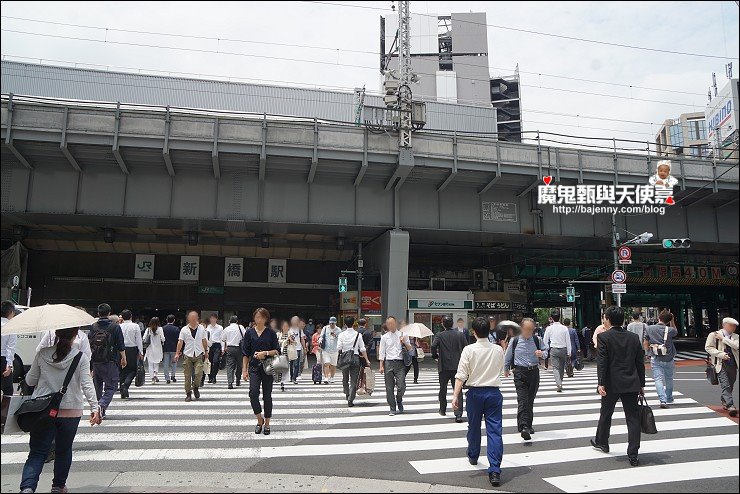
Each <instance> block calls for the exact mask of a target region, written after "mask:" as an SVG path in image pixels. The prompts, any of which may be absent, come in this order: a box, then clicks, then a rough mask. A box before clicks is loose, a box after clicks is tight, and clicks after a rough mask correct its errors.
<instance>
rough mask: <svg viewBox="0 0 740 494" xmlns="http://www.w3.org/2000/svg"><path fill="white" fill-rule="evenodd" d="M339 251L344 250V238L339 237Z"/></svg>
mask: <svg viewBox="0 0 740 494" xmlns="http://www.w3.org/2000/svg"><path fill="white" fill-rule="evenodd" d="M337 250H344V237H337Z"/></svg>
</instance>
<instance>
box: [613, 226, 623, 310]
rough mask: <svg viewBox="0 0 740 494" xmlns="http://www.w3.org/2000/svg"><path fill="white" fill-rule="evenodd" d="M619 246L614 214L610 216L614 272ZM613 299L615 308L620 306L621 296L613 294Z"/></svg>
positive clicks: (617, 260) (617, 263) (617, 264)
mask: <svg viewBox="0 0 740 494" xmlns="http://www.w3.org/2000/svg"><path fill="white" fill-rule="evenodd" d="M618 245H619V233H618V232H617V216H616V215H615V214H613V215H612V253H613V254H614V271H616V270H617V269H619V252H618V250H619V248H618V247H617V246H618ZM613 295H614V296H615V298H616V299H617V307H621V306H622V294H621V293H615V294H613Z"/></svg>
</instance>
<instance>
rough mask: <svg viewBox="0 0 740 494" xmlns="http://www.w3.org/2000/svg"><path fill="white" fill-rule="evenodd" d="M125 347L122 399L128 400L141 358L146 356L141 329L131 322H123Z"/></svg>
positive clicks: (122, 329)
mask: <svg viewBox="0 0 740 494" xmlns="http://www.w3.org/2000/svg"><path fill="white" fill-rule="evenodd" d="M121 331H122V332H123V345H124V346H125V347H126V367H124V368H123V369H121V398H128V390H129V388H130V387H131V383H132V382H133V381H134V379H135V378H136V369H137V367H138V365H139V360H140V358H139V356H141V357H142V358H143V356H144V341H143V339H142V338H141V328H140V327H139V325H138V324H136V323H135V322H131V321H123V324H121Z"/></svg>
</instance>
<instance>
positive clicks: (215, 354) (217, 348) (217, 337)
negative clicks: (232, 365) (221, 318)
mask: <svg viewBox="0 0 740 494" xmlns="http://www.w3.org/2000/svg"><path fill="white" fill-rule="evenodd" d="M223 332H224V328H223V326H221V325H220V324H216V325H215V326H211V325H210V324H209V325H208V359H209V360H210V361H211V373H210V374H209V375H208V382H209V383H212V384H216V375H217V374H218V366H219V361H220V360H221V339H222V338H221V336H222V335H223Z"/></svg>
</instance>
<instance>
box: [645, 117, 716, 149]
mask: <svg viewBox="0 0 740 494" xmlns="http://www.w3.org/2000/svg"><path fill="white" fill-rule="evenodd" d="M655 146H656V149H657V152H658V155H660V156H666V157H680V156H694V157H706V156H709V155H710V146H709V140H708V138H707V127H706V120H705V116H704V113H703V112H694V113H682V114H681V115H679V116H678V117H677V118H673V119H668V120H666V121H665V122H663V125H662V126H661V128H660V131H659V132H658V134H657V135H656V136H655Z"/></svg>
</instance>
